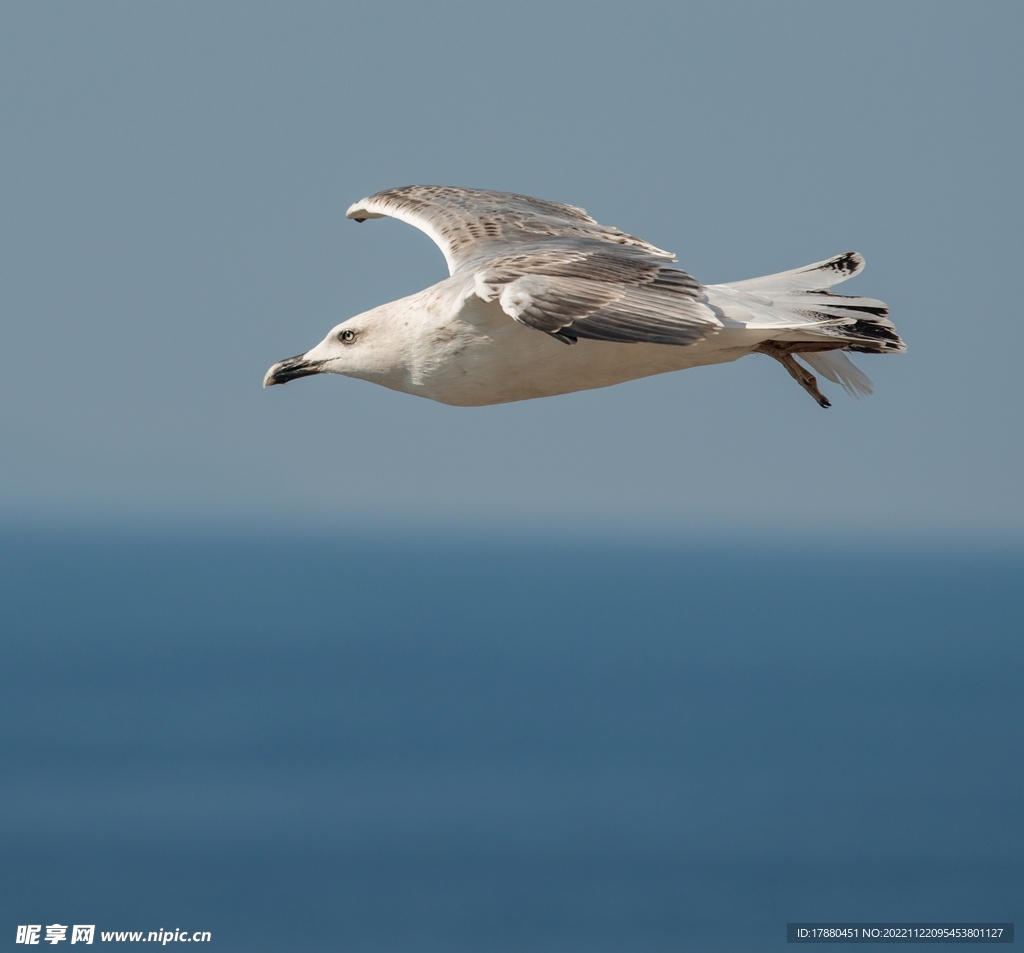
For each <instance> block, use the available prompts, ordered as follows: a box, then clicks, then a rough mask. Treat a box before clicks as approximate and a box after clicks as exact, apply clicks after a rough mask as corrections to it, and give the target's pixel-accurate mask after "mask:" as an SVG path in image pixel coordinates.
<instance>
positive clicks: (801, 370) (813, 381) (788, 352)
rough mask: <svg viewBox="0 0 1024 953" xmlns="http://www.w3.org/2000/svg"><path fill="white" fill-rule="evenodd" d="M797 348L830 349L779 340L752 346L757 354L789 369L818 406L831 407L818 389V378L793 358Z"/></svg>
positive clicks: (802, 349) (790, 373) (809, 349)
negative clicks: (765, 355)
mask: <svg viewBox="0 0 1024 953" xmlns="http://www.w3.org/2000/svg"><path fill="white" fill-rule="evenodd" d="M798 349H799V350H801V351H818V350H832V348H830V347H823V348H821V347H814V345H810V346H808V345H806V344H797V343H793V344H782V343H781V342H779V341H762V342H761V343H760V344H759V345H758V346H757V347H756V348H754V351H755V352H756V353H758V354H767V355H768V356H769V357H773V358H775V360H777V361H778V362H779V363H780V364H781V365H782V366H783V367H784V368H785V369H786V370H787V371H789V376H790V377H792V378H793V380H795V381H796V382H797V383H798V384H799V385H800V386H801V387H802V388H803V389H804V390H805V391H807V393H808V394H810V395H811V396H812V397H813V398H814V399H815V400H816V401H817V402H818V406H819V407H831V406H832V402H831V401H830V400H829V399H828V398H827V397H826V396H825V395H824V394H823V393H822V392H821V391H820V390H818V379H817V378H816V377H815V376H814V375H813V374H812V373H811V372H810V371H809V370H807V368H806V367H804V366H803V365H802V364H798V363H797V362H796V360H795V359H794V357H793V352H794V351H796V350H798Z"/></svg>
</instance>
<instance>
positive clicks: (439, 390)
mask: <svg viewBox="0 0 1024 953" xmlns="http://www.w3.org/2000/svg"><path fill="white" fill-rule="evenodd" d="M384 216H390V217H391V218H396V219H398V220H399V221H401V222H407V223H408V224H409V225H414V226H415V227H416V228H419V229H421V230H422V231H424V232H426V233H427V235H429V236H430V237H431V238H432V239H433V240H434V241H435V242H436V243H437V245H438V246H439V247H440V249H441V251H442V252H443V253H444V257H445V261H446V262H447V263H448V272H449V277H448V278H446V279H444V280H443V281H440V282H438V283H437V284H435V285H432V286H431V287H429V288H427V289H425V290H424V291H420V292H419V293H417V294H414V295H410V296H409V297H407V298H401V299H399V300H398V301H392V302H390V303H388V304H384V305H381V306H380V307H377V308H373V309H371V310H370V311H366V312H364V313H362V314H357V315H356V316H355V317H353V318H349V319H348V320H347V321H343V322H342V323H341V324H339V325H338V326H337V327H335V328H333V329H332V330H331V332H330V333H329V334H328V335H327V337H325V338H324V339H323V340H322V341H321V342H320V343H319V344H317V345H316V346H315V347H313V348H312V349H310V350H308V351H306V352H305V353H304V354H300V355H298V356H296V357H290V358H288V359H287V360H284V361H279V362H278V363H277V364H275V365H274V366H273V367H271V368H270V370H269V371H267V374H266V377H265V378H264V380H263V385H264V387H269V386H271V385H273V384H284V383H286V382H288V381H292V380H295V379H296V378H299V377H308V376H310V375H312V374H344V375H346V376H348V377H355V378H360V379H362V380H366V381H371V382H373V383H375V384H381V385H383V386H384V387H389V388H391V389H393V390H398V391H402V392H404V393H406V394H415V395H417V396H419V397H427V398H429V399H431V400H435V401H440V402H441V403H445V404H452V405H456V406H463V407H471V406H482V405H488V404H503V403H508V402H510V401H516V400H527V399H531V398H535V397H551V396H554V395H556V394H567V393H571V392H573V391H579V390H587V389H590V388H595V387H608V386H610V385H612V384H620V383H623V382H624V381H630V380H635V379H637V378H640V377H648V376H650V375H652V374H664V373H666V372H668V371H678V370H683V369H684V368H688V367H697V366H699V365H703V364H724V363H727V362H729V361H735V360H737V359H738V358H740V357H743V356H744V355H747V354H767V355H768V356H769V357H771V358H774V359H775V360H776V361H778V362H779V363H780V364H781V365H782V366H783V367H784V368H785V369H786V370H787V371H788V372H789V374H790V376H792V377H793V379H794V380H795V381H796V382H797V383H798V384H799V385H800V386H801V387H802V388H803V389H804V390H805V391H807V393H808V394H810V395H811V397H813V398H814V399H815V400H816V401H817V402H818V404H819V405H820V406H822V407H828V406H830V403H829V400H828V398H827V397H825V396H824V395H823V394H822V393H821V391H820V390H819V388H818V382H817V379H816V377H815V376H814V374H813V373H812V371H815V372H817V373H818V374H820V375H822V376H823V377H825V378H826V379H828V380H830V381H832V382H834V383H836V384H840V385H841V386H842V387H843V388H844V389H845V390H846V391H847V392H848V393H849V394H851V395H853V396H864V395H866V394H869V393H871V382H870V381H869V380H868V378H867V377H865V376H864V374H863V373H862V372H861V371H860V370H859V369H858V368H857V367H856V366H855V365H854V364H853V363H852V362H851V361H850V360H849V358H848V357H847V356H846V353H847V352H850V351H853V352H860V353H866V354H887V353H891V352H900V351H904V350H905V347H904V344H903V341H902V340H901V339H900V337H899V335H898V334H897V333H896V329H895V327H894V326H893V324H892V322H890V321H889V319H888V315H889V309H888V308H887V307H886V305H885V304H883V303H882V302H881V301H876V300H875V299H873V298H861V297H849V296H845V295H837V294H835V293H833V292H832V291H829V290H828V289H830V288H831V287H832V286H833V285H836V284H839V283H840V282H842V281H845V280H846V279H847V278H852V277H853V276H854V275H857V274H859V273H860V272H861V270H862V269H863V268H864V259H863V257H861V255H859V254H858V253H857V252H847V253H845V254H842V255H837V256H836V257H834V258H829V259H828V260H826V261H820V262H816V263H815V264H812V265H806V266H805V267H803V268H797V269H794V270H793V271H784V272H781V273H779V274H774V275H768V276H766V277H763V278H750V279H747V280H745V281H735V282H731V283H729V284H717V285H702V284H701V283H700V282H699V281H697V280H696V279H695V278H693V277H691V276H690V275H689V274H687V273H686V272H685V271H682V270H680V269H679V268H675V267H672V263H673V262H675V260H676V256H675V255H673V254H672V253H671V252H667V251H664V250H662V249H660V248H657V247H655V246H654V245H651V244H650V243H649V242H646V241H644V240H643V239H640V238H635V237H634V236H632V235H628V234H626V233H625V232H622V231H620V230H619V229H617V228H612V227H609V226H606V225H601V224H599V223H598V222H596V221H595V220H594V219H593V218H591V217H590V216H589V215H588V214H587V213H586V212H585V211H584V210H583V209H581V208H576V207H575V206H572V205H562V204H559V203H556V202H548V201H545V200H543V199H535V198H529V197H528V196H525V195H515V194H513V193H510V192H490V191H484V190H481V189H464V188H454V187H450V186H435V185H410V186H404V187H402V188H396V189H387V190H385V191H383V192H377V193H376V194H375V195H371V196H370V197H369V198H365V199H363V200H362V201H359V202H356V203H355V204H354V205H352V206H351V207H350V208H349V210H348V212H347V214H346V217H347V218H351V219H355V221H357V222H365V221H366V220H367V219H370V218H383V217H384ZM797 358H799V359H800V361H803V362H804V363H803V364H801V363H799V362H798V361H797ZM805 365H806V366H805Z"/></svg>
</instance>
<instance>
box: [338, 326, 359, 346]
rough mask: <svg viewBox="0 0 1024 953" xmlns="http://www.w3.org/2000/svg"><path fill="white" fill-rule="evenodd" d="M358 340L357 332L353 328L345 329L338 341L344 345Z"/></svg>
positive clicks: (340, 333) (339, 335)
mask: <svg viewBox="0 0 1024 953" xmlns="http://www.w3.org/2000/svg"><path fill="white" fill-rule="evenodd" d="M355 339H356V332H355V331H353V330H352V329H351V328H345V330H344V331H340V332H339V333H338V340H339V341H341V343H342V344H351V343H352V342H353V341H354V340H355Z"/></svg>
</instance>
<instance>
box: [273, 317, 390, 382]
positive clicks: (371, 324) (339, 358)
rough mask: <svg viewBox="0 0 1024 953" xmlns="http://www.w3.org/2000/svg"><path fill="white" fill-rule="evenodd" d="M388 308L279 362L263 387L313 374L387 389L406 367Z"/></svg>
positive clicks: (351, 321) (339, 328) (341, 327)
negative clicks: (373, 383) (347, 379)
mask: <svg viewBox="0 0 1024 953" xmlns="http://www.w3.org/2000/svg"><path fill="white" fill-rule="evenodd" d="M387 308H388V306H386V305H385V306H382V307H380V308H374V309H373V310H372V311H367V312H365V313H364V314H357V315H356V316H355V317H354V318H349V319H348V320H347V321H343V322H342V323H341V324H339V325H338V326H337V327H334V328H332V329H331V331H330V333H329V334H328V335H327V337H325V338H324V339H323V340H322V341H321V342H320V343H319V344H318V345H317V346H316V347H314V348H311V349H310V350H308V351H306V353H305V354H297V355H296V356H295V357H289V358H285V360H283V361H278V362H277V363H276V364H275V365H274V366H273V367H271V368H270V370H269V371H267V374H266V376H265V377H264V378H263V386H264V387H272V386H273V385H274V384H287V383H288V381H293V380H296V379H297V378H299V377H310V376H311V375H313V374H344V375H345V376H346V377H359V378H362V379H363V380H369V381H374V382H376V383H379V384H384V385H385V386H394V384H393V378H394V377H395V375H396V374H400V373H401V372H402V371H403V370H404V368H403V366H402V365H403V361H402V356H403V354H404V351H405V348H404V347H403V340H402V339H403V337H404V335H403V334H402V333H401V330H400V329H399V328H396V327H395V326H394V322H393V321H391V320H389V317H390V315H389V313H388V310H387Z"/></svg>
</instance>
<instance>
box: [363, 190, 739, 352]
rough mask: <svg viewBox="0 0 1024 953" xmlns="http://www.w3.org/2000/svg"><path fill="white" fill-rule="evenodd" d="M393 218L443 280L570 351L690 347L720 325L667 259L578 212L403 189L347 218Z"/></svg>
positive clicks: (478, 194) (695, 285) (374, 198)
mask: <svg viewBox="0 0 1024 953" xmlns="http://www.w3.org/2000/svg"><path fill="white" fill-rule="evenodd" d="M382 216H391V217H392V218H396V219H399V220H400V221H403V222H406V223H408V224H410V225H414V226H415V227H416V228H419V229H421V230H422V231H424V232H426V233H427V234H428V235H429V236H430V237H431V238H432V239H433V240H434V241H435V242H436V243H437V245H438V246H439V247H440V248H441V251H442V252H443V253H444V256H445V260H446V261H447V262H448V270H449V272H450V273H451V274H452V275H453V276H454V275H459V274H465V275H467V276H469V275H472V276H473V281H474V290H475V293H476V294H477V296H479V297H480V298H482V299H483V300H484V301H492V300H495V299H497V300H498V302H499V303H500V305H501V307H502V309H503V310H504V311H505V313H506V314H508V315H509V316H510V317H511V318H513V319H514V320H516V321H518V322H519V323H521V324H524V325H526V326H527V327H531V328H535V329H536V330H538V331H544V332H545V333H547V334H550V335H553V336H554V337H557V338H559V339H561V340H563V341H566V342H567V343H574V342H575V341H576V340H577V339H578V338H581V337H582V338H590V339H593V340H600V341H618V342H631V343H635V342H648V343H658V344H682V345H685V344H692V343H694V342H695V341H699V340H701V339H703V338H705V337H707V336H708V335H709V334H712V333H714V332H715V331H716V330H717V329H718V328H719V327H721V323H720V322H719V320H718V319H717V318H716V317H715V315H714V313H713V311H712V310H711V309H710V308H709V307H708V306H707V305H706V304H705V303H703V302H702V301H701V300H699V299H700V298H701V292H702V288H701V285H700V283H699V282H698V281H696V280H695V279H694V278H692V277H691V276H690V275H688V274H686V272H684V271H680V270H678V269H674V268H667V267H666V263H667V262H672V261H675V256H674V255H673V254H672V253H671V252H667V251H664V250H663V249H661V248H657V247H656V246H654V245H651V244H650V243H649V242H645V241H643V240H642V239H640V238H636V237H635V236H633V235H627V234H626V233H625V232H623V231H620V230H619V229H617V228H612V227H610V226H606V225H601V224H600V223H598V222H596V221H595V220H594V219H592V218H591V217H590V216H589V215H588V214H587V213H586V212H585V211H584V210H583V209H581V208H576V207H575V206H573V205H561V204H558V203H556V202H548V201H545V200H544V199H534V198H530V197H529V196H525V195H515V194H513V193H510V192H485V191H482V190H479V189H459V188H450V187H446V186H421V185H414V186H405V187H403V188H398V189H388V190H387V191H384V192H378V193H377V194H376V195H371V196H370V197H369V198H366V199H363V200H361V201H359V202H356V203H355V204H354V205H352V206H351V208H349V210H348V212H347V217H348V218H353V219H355V220H356V221H364V220H365V219H368V218H380V217H382Z"/></svg>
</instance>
